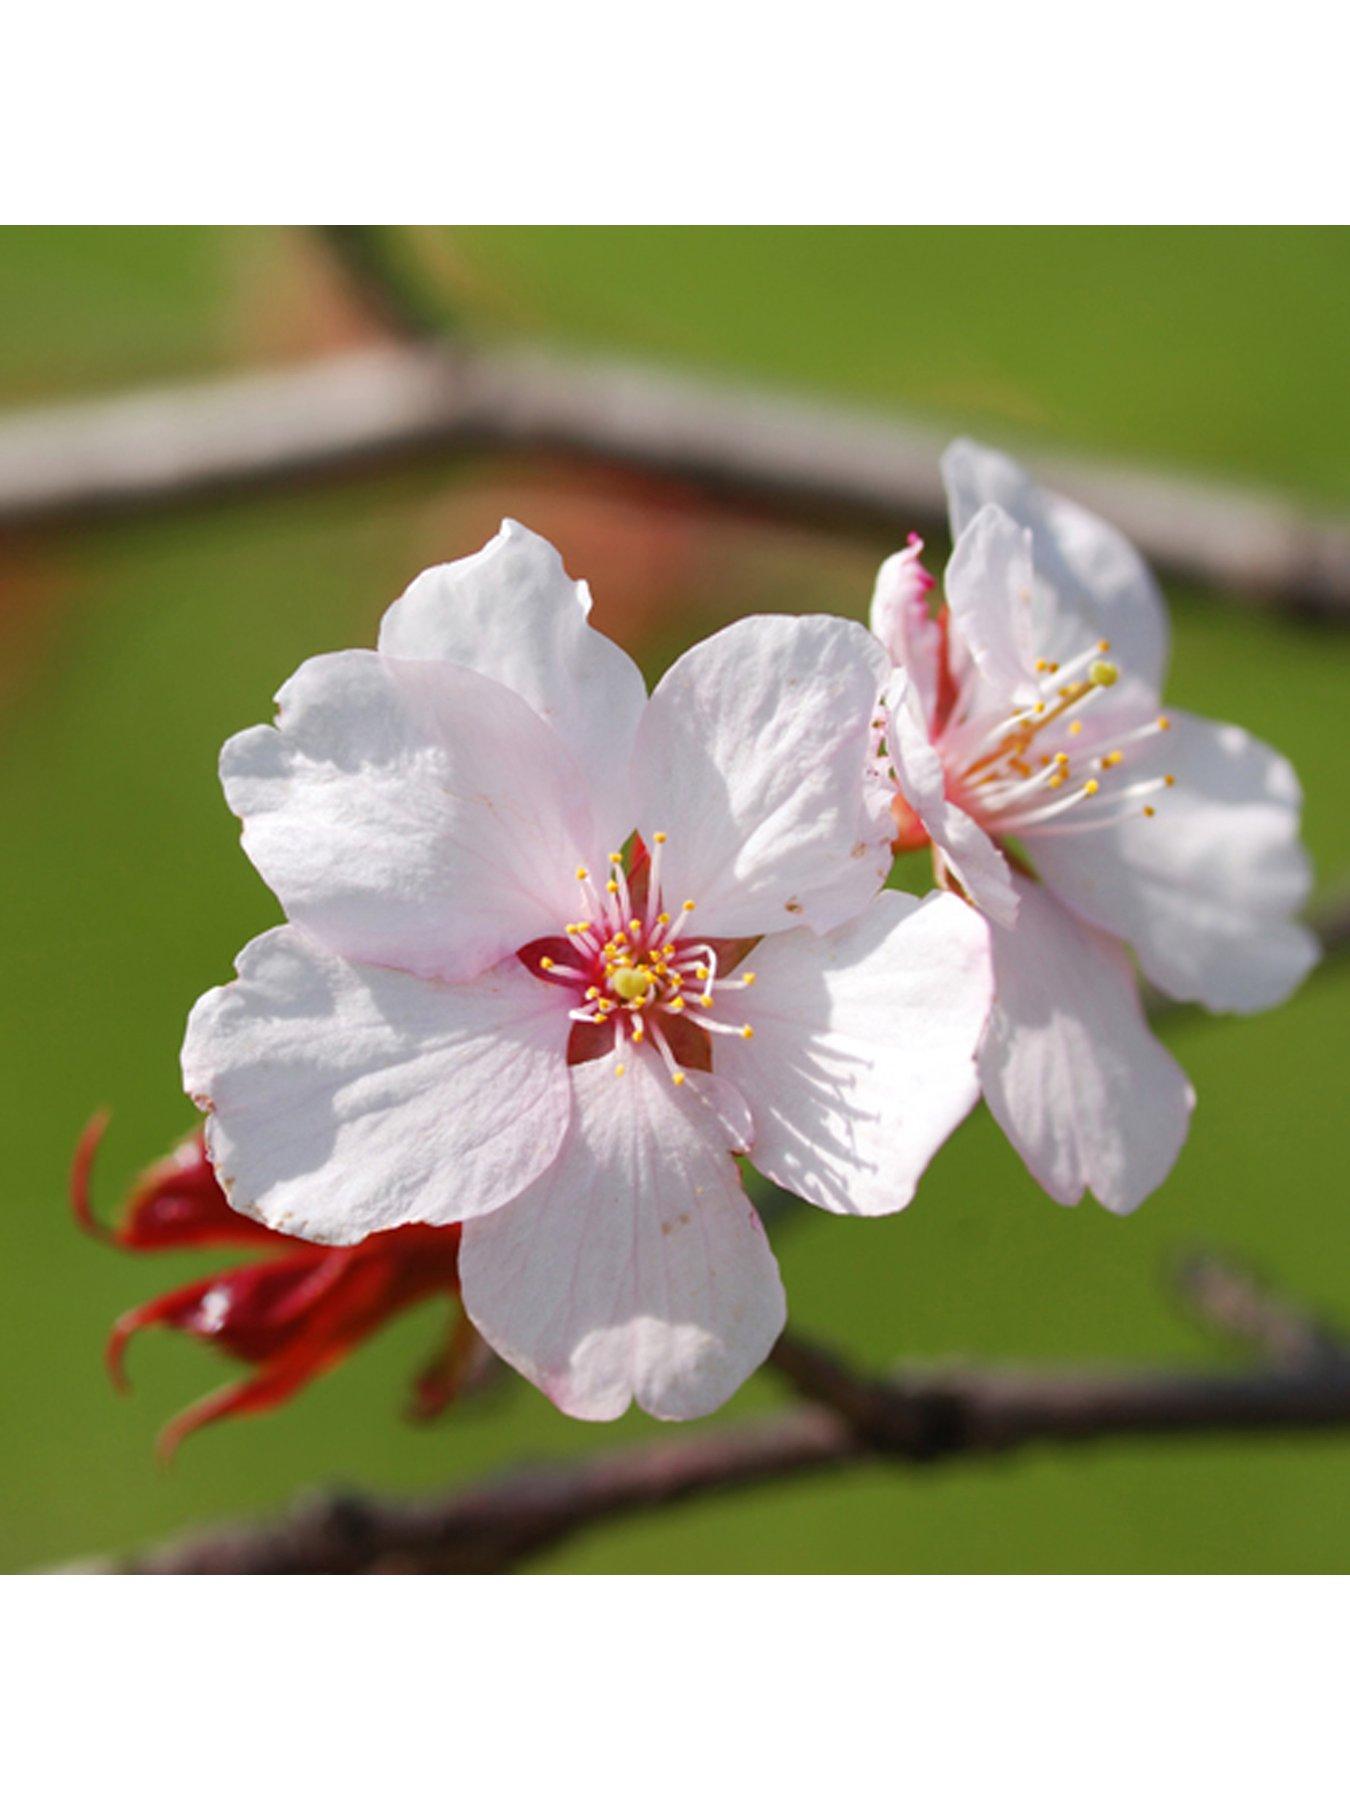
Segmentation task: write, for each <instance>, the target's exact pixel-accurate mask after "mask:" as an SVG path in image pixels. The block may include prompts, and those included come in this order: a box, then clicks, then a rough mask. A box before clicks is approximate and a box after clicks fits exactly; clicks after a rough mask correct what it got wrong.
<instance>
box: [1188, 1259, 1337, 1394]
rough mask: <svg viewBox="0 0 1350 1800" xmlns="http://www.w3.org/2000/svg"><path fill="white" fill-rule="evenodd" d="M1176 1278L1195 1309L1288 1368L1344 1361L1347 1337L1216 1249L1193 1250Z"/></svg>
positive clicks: (1302, 1367)
mask: <svg viewBox="0 0 1350 1800" xmlns="http://www.w3.org/2000/svg"><path fill="white" fill-rule="evenodd" d="M1176 1284H1177V1288H1178V1290H1179V1291H1180V1293H1181V1296H1182V1298H1183V1299H1184V1300H1185V1302H1186V1304H1187V1306H1188V1307H1189V1308H1190V1310H1191V1311H1192V1312H1193V1313H1195V1314H1196V1315H1197V1317H1199V1318H1200V1319H1202V1320H1204V1322H1205V1323H1206V1324H1208V1325H1212V1326H1214V1327H1216V1328H1217V1329H1218V1330H1219V1331H1221V1332H1223V1333H1224V1334H1225V1336H1227V1337H1231V1338H1234V1339H1235V1340H1236V1341H1237V1342H1238V1343H1241V1344H1246V1345H1248V1346H1249V1347H1251V1348H1252V1349H1255V1350H1257V1351H1259V1352H1260V1354H1261V1355H1262V1356H1263V1357H1264V1358H1265V1359H1266V1360H1267V1361H1269V1362H1272V1363H1276V1364H1278V1365H1279V1366H1281V1367H1283V1368H1291V1369H1311V1368H1316V1367H1319V1366H1322V1365H1325V1364H1328V1363H1331V1364H1338V1363H1344V1362H1345V1360H1346V1356H1347V1346H1346V1342H1345V1339H1344V1338H1343V1337H1342V1336H1341V1334H1340V1333H1339V1332H1338V1331H1336V1330H1335V1329H1334V1328H1333V1327H1332V1326H1331V1325H1329V1324H1328V1323H1327V1322H1326V1321H1325V1320H1323V1319H1319V1318H1316V1317H1315V1316H1314V1315H1313V1314H1312V1313H1310V1312H1309V1311H1308V1310H1307V1309H1306V1308H1305V1307H1301V1306H1295V1305H1293V1304H1292V1303H1291V1302H1290V1301H1289V1300H1287V1299H1285V1298H1284V1297H1283V1296H1282V1295H1277V1294H1274V1293H1272V1292H1271V1290H1270V1288H1269V1286H1268V1285H1267V1284H1266V1283H1265V1282H1264V1281H1262V1280H1261V1278H1260V1277H1259V1276H1258V1275H1257V1274H1256V1273H1255V1272H1254V1271H1253V1270H1251V1269H1246V1268H1243V1267H1242V1266H1241V1265H1239V1264H1236V1263H1234V1262H1233V1261H1232V1260H1231V1259H1230V1258H1228V1257H1226V1256H1216V1255H1214V1253H1213V1252H1212V1251H1208V1250H1202V1251H1194V1252H1192V1253H1191V1254H1190V1255H1188V1256H1185V1257H1182V1258H1181V1259H1180V1261H1179V1262H1178V1264H1177V1269H1176Z"/></svg>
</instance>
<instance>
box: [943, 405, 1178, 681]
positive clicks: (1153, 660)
mask: <svg viewBox="0 0 1350 1800" xmlns="http://www.w3.org/2000/svg"><path fill="white" fill-rule="evenodd" d="M942 474H943V479H944V480H945V482H946V484H947V500H948V504H949V506H950V509H951V521H952V534H953V536H959V535H960V533H961V532H963V531H964V530H965V529H966V526H967V525H968V524H969V523H970V521H971V520H972V519H973V518H974V517H975V515H976V514H977V513H978V512H979V510H980V508H981V507H983V506H987V505H988V504H989V503H990V502H991V501H993V502H995V503H996V504H997V505H999V506H1001V507H1002V508H1003V510H1004V512H1006V513H1007V514H1008V515H1009V517H1010V518H1012V519H1013V520H1015V521H1016V523H1017V524H1019V525H1024V526H1027V527H1028V528H1029V529H1030V531H1031V534H1032V560H1033V562H1034V564H1035V589H1036V619H1037V653H1038V654H1039V655H1041V656H1045V657H1053V658H1055V659H1056V660H1058V661H1066V660H1067V659H1068V658H1069V657H1070V656H1072V655H1074V654H1075V653H1076V652H1078V651H1080V650H1082V649H1084V648H1085V647H1086V646H1087V644H1089V643H1090V642H1091V641H1092V639H1093V638H1096V637H1106V638H1108V639H1109V640H1110V642H1111V655H1112V657H1113V658H1114V659H1115V660H1116V661H1117V662H1118V663H1119V664H1120V666H1121V668H1122V670H1124V671H1125V672H1127V673H1129V674H1131V675H1133V676H1135V677H1136V678H1137V679H1138V680H1140V681H1142V682H1143V683H1144V684H1145V685H1146V686H1148V687H1149V688H1151V689H1152V691H1153V692H1154V693H1155V694H1156V693H1158V692H1160V691H1161V689H1162V683H1163V677H1164V675H1165V674H1166V671H1167V653H1168V628H1167V609H1166V607H1165V605H1164V603H1163V598H1162V595H1161V594H1160V593H1159V591H1158V584H1157V583H1156V582H1155V581H1154V579H1153V577H1152V575H1151V574H1150V573H1149V570H1148V566H1147V564H1146V563H1145V562H1144V560H1143V558H1142V557H1141V556H1140V555H1139V553H1138V551H1137V550H1135V549H1134V547H1133V545H1132V544H1130V542H1129V540H1128V539H1127V538H1125V537H1123V536H1122V535H1121V533H1120V532H1118V531H1117V530H1116V529H1115V527H1114V526H1113V525H1108V524H1107V523H1106V521H1105V520H1104V519H1099V518H1097V517H1096V515H1095V514H1093V513H1090V512H1088V511H1087V510H1086V508H1084V507H1081V506H1079V505H1077V504H1076V503H1075V502H1074V501H1072V500H1066V499H1065V498H1064V497H1063V496H1062V495H1061V494H1054V493H1050V492H1049V491H1048V490H1047V489H1045V488H1041V487H1038V486H1037V485H1036V483H1035V482H1034V481H1033V480H1032V479H1031V477H1030V476H1029V475H1028V474H1027V472H1026V470H1025V469H1023V468H1021V467H1020V466H1019V465H1018V464H1017V463H1015V462H1014V461H1013V460H1012V458H1011V457H1009V456H1003V455H1001V454H1000V453H999V452H998V451H997V450H989V449H986V448H985V446H984V445H983V444H975V443H972V442H971V441H970V440H969V439H968V438H958V439H957V441H956V442H955V443H954V444H952V445H950V446H949V448H948V450H947V452H946V454H945V455H944V457H943V459H942Z"/></svg>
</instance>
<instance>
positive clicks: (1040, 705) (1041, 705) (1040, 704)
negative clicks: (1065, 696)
mask: <svg viewBox="0 0 1350 1800" xmlns="http://www.w3.org/2000/svg"><path fill="white" fill-rule="evenodd" d="M1031 710H1032V712H1034V713H1043V712H1044V711H1045V702H1044V700H1038V701H1037V702H1036V704H1035V705H1034V706H1033V707H1032V709H1031Z"/></svg>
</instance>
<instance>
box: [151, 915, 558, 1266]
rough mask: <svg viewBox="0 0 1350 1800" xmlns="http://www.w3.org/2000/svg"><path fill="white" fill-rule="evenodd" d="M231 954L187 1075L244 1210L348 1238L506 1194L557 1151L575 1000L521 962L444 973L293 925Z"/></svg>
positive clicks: (286, 1225)
mask: <svg viewBox="0 0 1350 1800" xmlns="http://www.w3.org/2000/svg"><path fill="white" fill-rule="evenodd" d="M237 967H238V970H239V979H238V980H237V981H232V982H231V983H230V984H229V986H228V987H220V988H213V989H212V990H211V992H210V993H208V994H204V995H203V996H202V998H201V999H200V1000H199V1001H198V1002H197V1004H196V1006H195V1007H194V1008H193V1009H192V1014H191V1016H190V1018H189V1019H188V1027H187V1038H186V1041H185V1042H184V1045H183V1084H184V1086H185V1088H186V1089H187V1091H188V1093H189V1094H190V1095H191V1096H192V1098H193V1100H195V1101H196V1103H197V1105H198V1106H200V1107H201V1108H202V1110H203V1111H205V1112H208V1113H209V1114H210V1117H209V1119H208V1121H207V1127H206V1136H207V1148H208V1150H209V1152H210V1155H211V1160H212V1162H213V1164H214V1165H215V1170H216V1174H217V1176H218V1177H219V1179H220V1183H221V1186H222V1187H223V1188H224V1189H225V1191H226V1193H227V1195H228V1197H229V1200H230V1204H231V1205H232V1206H234V1207H237V1208H238V1210H239V1211H240V1212H243V1213H247V1214H249V1215H250V1216H251V1217H253V1218H257V1219H261V1220H262V1221H263V1223H264V1224H266V1225H270V1226H271V1227H272V1228H273V1229H274V1230H276V1231H285V1232H289V1233H291V1234H292V1235H294V1236H296V1237H304V1238H309V1239H311V1240H313V1241H315V1242H317V1243H321V1244H353V1243H356V1242H357V1241H358V1240H359V1239H361V1238H364V1237H366V1236H368V1235H369V1233H371V1232H373V1231H387V1230H390V1229H392V1228H393V1227H394V1226H397V1225H408V1224H414V1223H420V1224H427V1225H448V1224H451V1223H453V1222H454V1221H455V1220H458V1219H467V1218H471V1217H473V1216H475V1215H477V1214H479V1213H484V1212H488V1211H490V1210H491V1209H492V1208H493V1207H496V1206H502V1205H504V1204H505V1202H506V1201H508V1200H510V1199H512V1198H513V1197H514V1196H515V1195H516V1194H518V1193H519V1192H520V1191H521V1189H522V1188H524V1187H525V1186H527V1185H528V1184H529V1183H530V1182H531V1181H533V1180H534V1179H535V1178H536V1177H537V1176H538V1175H540V1174H541V1173H542V1172H543V1170H544V1169H546V1168H547V1167H548V1165H549V1163H550V1162H551V1161H552V1160H553V1158H554V1156H555V1155H556V1154H557V1151H558V1146H559V1145H560V1144H561V1142H562V1140H563V1136H564V1133H565V1132H566V1129H567V1120H568V1116H569V1112H570V1090H569V1084H568V1079H567V1067H566V1061H565V1057H566V1045H567V1035H568V1031H569V1029H570V1024H569V1021H568V1018H567V999H566V996H565V994H563V993H561V991H560V990H559V989H557V988H555V987H552V986H550V985H549V984H548V983H546V982H542V981H538V980H536V979H535V978H534V977H533V976H532V975H529V974H527V973H526V971H525V970H524V968H522V967H521V965H520V964H519V963H518V962H516V961H514V960H511V961H508V962H505V963H502V964H500V965H499V966H498V967H497V968H495V969H492V970H491V971H490V972H489V973H488V974H486V975H482V976H480V977H479V978H478V979H477V980H476V981H473V982H467V983H464V984H463V985H460V986H447V985H445V984H443V983H440V982H431V981H422V980H420V979H418V978H417V977H416V976H412V975H404V974H402V973H400V972H398V971H396V970H392V969H378V968H372V967H369V966H365V965H362V964H359V963H351V962H347V961H346V960H344V959H343V958H341V957H336V956H331V955H329V954H328V953H327V952H326V951H324V950H323V949H321V948H320V947H319V945H317V944H316V943H314V942H313V941H312V940H311V939H309V938H307V937H305V936H304V934H303V933H301V932H299V931H297V930H295V929H294V927H292V926H282V927H280V928H279V929H278V930H276V931H269V932H266V933H264V935H263V936H262V937H260V938H255V939H254V941H253V942H252V943H251V944H249V945H248V946H247V947H246V948H245V950H244V951H243V953H242V954H241V955H240V957H239V960H238V964H237Z"/></svg>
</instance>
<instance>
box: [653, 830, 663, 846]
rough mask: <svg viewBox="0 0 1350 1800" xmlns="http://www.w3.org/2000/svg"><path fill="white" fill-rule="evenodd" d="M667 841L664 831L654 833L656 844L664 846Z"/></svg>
mask: <svg viewBox="0 0 1350 1800" xmlns="http://www.w3.org/2000/svg"><path fill="white" fill-rule="evenodd" d="M665 841H666V834H665V832H664V831H654V832H653V833H652V842H653V843H654V844H664V843H665Z"/></svg>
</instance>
